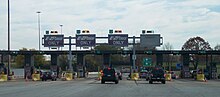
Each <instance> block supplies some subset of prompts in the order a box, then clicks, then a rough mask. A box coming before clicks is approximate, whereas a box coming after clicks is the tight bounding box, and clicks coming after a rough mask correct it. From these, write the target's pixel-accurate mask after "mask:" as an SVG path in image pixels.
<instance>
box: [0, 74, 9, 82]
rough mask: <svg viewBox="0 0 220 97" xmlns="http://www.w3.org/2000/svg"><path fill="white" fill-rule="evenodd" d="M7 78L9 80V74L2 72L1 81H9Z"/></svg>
mask: <svg viewBox="0 0 220 97" xmlns="http://www.w3.org/2000/svg"><path fill="white" fill-rule="evenodd" d="M7 80H8V76H7V74H0V81H7Z"/></svg>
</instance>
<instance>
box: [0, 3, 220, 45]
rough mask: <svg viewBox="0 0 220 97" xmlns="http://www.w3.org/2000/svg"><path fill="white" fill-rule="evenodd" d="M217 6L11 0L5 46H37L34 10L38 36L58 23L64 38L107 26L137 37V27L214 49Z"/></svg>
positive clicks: (103, 31)
mask: <svg viewBox="0 0 220 97" xmlns="http://www.w3.org/2000/svg"><path fill="white" fill-rule="evenodd" d="M6 4H7V3H6V1H2V3H1V4H0V12H1V13H2V14H0V21H1V22H0V29H1V32H0V34H1V36H0V41H2V42H3V43H2V45H0V49H6V48H7V41H6V40H7V5H6ZM219 6H220V1H219V0H212V1H210V0H202V1H201V0H160V1H158V0H105V1H104V0H62V1H54V0H47V1H45V0H17V1H16V0H15V1H11V45H12V46H11V48H12V49H19V48H22V47H26V48H36V49H37V48H38V24H37V19H38V18H37V13H36V12H37V11H41V12H42V13H41V14H40V19H41V33H42V35H43V33H45V31H46V30H58V31H60V26H59V25H60V24H62V25H63V33H64V34H65V36H75V31H76V29H89V30H90V32H91V33H95V34H97V35H96V36H107V34H108V30H109V29H122V30H123V33H127V34H129V36H134V35H135V36H139V35H140V33H141V30H142V29H151V30H155V33H160V34H161V36H162V37H164V42H170V43H171V44H172V45H173V46H174V48H175V49H180V48H181V46H182V45H183V44H184V42H185V41H187V40H188V39H189V38H191V37H195V36H201V37H203V38H204V39H205V40H206V41H208V42H209V43H210V44H211V46H212V47H214V46H215V45H216V44H217V43H219V41H220V39H219V38H218V37H220V35H218V34H216V33H219V31H220V28H219V27H218V25H220V20H219V17H220V11H219V10H220V7H219ZM30 41H31V42H30Z"/></svg>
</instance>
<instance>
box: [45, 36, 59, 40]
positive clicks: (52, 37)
mask: <svg viewBox="0 0 220 97" xmlns="http://www.w3.org/2000/svg"><path fill="white" fill-rule="evenodd" d="M45 40H57V41H60V40H63V37H57V36H47V37H46V38H45Z"/></svg>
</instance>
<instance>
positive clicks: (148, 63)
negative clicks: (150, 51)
mask: <svg viewBox="0 0 220 97" xmlns="http://www.w3.org/2000/svg"><path fill="white" fill-rule="evenodd" d="M142 63H143V66H152V59H151V58H144V59H143V62H142Z"/></svg>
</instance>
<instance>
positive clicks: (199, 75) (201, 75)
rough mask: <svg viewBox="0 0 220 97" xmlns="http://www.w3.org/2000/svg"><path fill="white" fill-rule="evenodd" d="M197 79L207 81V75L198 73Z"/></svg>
mask: <svg viewBox="0 0 220 97" xmlns="http://www.w3.org/2000/svg"><path fill="white" fill-rule="evenodd" d="M196 80H198V81H205V80H206V79H205V75H204V74H197V75H196Z"/></svg>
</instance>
